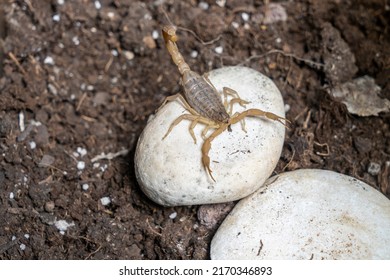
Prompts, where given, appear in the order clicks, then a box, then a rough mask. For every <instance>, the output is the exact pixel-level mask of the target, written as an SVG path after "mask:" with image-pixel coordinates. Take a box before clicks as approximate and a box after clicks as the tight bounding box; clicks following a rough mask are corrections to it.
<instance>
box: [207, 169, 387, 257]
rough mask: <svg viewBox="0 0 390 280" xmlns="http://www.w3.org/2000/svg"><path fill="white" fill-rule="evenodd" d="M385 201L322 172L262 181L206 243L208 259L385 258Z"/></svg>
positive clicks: (302, 172) (341, 177) (348, 180)
mask: <svg viewBox="0 0 390 280" xmlns="http://www.w3.org/2000/svg"><path fill="white" fill-rule="evenodd" d="M389 233H390V200H389V199H387V198H386V197H385V196H384V195H383V194H381V193H380V192H379V191H377V190H375V189H374V188H372V187H370V186H369V185H367V184H365V183H363V182H361V181H359V180H357V179H355V178H352V177H349V176H346V175H342V174H339V173H336V172H332V171H325V170H315V169H307V170H296V171H292V172H287V173H284V174H280V175H278V176H275V177H272V178H270V179H268V180H267V182H266V183H265V185H264V187H262V188H260V189H259V190H258V191H257V192H255V193H254V194H252V195H250V196H248V197H247V198H245V199H243V200H241V201H240V202H239V203H238V204H237V205H236V207H235V208H234V209H233V211H232V212H231V213H230V214H229V215H228V216H227V218H226V219H225V220H224V222H223V223H222V225H221V226H220V228H219V229H218V231H217V233H216V234H215V236H214V238H213V240H212V242H211V252H210V255H211V258H212V259H252V260H255V259H304V260H309V259H315V260H319V259H389V258H390V234H389Z"/></svg>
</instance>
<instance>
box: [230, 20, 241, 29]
mask: <svg viewBox="0 0 390 280" xmlns="http://www.w3.org/2000/svg"><path fill="white" fill-rule="evenodd" d="M232 26H233V27H234V28H235V29H237V28H238V27H240V24H239V23H238V22H235V21H233V22H232Z"/></svg>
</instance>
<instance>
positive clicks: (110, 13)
mask: <svg viewBox="0 0 390 280" xmlns="http://www.w3.org/2000/svg"><path fill="white" fill-rule="evenodd" d="M107 16H108V17H109V18H110V19H113V18H114V17H115V13H114V12H108V13H107Z"/></svg>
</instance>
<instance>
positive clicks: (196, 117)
mask: <svg viewBox="0 0 390 280" xmlns="http://www.w3.org/2000/svg"><path fill="white" fill-rule="evenodd" d="M182 120H189V121H191V124H190V127H189V129H188V130H189V131H190V134H191V137H192V139H194V143H195V144H196V137H195V133H194V128H195V126H196V125H197V124H198V123H202V124H205V125H207V126H211V127H215V124H214V123H213V122H212V121H210V120H209V119H207V118H205V117H202V116H200V115H191V114H184V115H181V116H179V117H177V118H176V119H175V120H174V121H173V122H172V123H171V125H170V127H169V129H168V131H167V133H165V135H164V137H163V138H162V140H164V139H165V138H166V137H167V136H168V135H169V133H171V131H172V130H173V128H174V127H175V126H177V125H178V124H179V123H180V122H181V121H182Z"/></svg>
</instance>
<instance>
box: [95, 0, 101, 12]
mask: <svg viewBox="0 0 390 280" xmlns="http://www.w3.org/2000/svg"><path fill="white" fill-rule="evenodd" d="M94 4H95V8H96V9H97V10H100V9H101V8H102V4H101V3H100V2H99V1H95V2H94Z"/></svg>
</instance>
